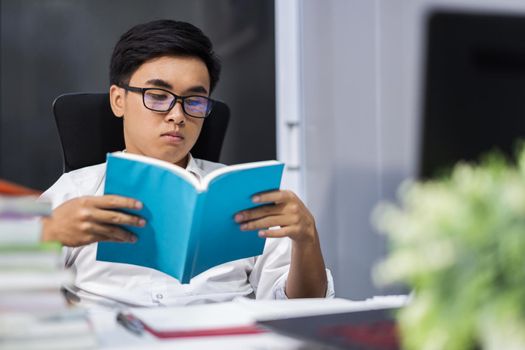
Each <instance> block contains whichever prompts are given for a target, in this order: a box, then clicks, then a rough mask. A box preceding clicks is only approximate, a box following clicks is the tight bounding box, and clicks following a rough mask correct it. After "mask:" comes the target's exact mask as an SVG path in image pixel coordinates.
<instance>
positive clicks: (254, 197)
mask: <svg viewBox="0 0 525 350" xmlns="http://www.w3.org/2000/svg"><path fill="white" fill-rule="evenodd" d="M260 200H261V197H259V196H253V198H252V201H254V202H255V203H257V202H259V201H260Z"/></svg>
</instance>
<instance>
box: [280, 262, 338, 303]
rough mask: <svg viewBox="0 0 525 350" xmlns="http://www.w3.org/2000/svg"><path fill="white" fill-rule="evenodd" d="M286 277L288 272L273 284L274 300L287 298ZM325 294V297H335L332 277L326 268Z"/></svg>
mask: <svg viewBox="0 0 525 350" xmlns="http://www.w3.org/2000/svg"><path fill="white" fill-rule="evenodd" d="M287 279H288V272H287V273H285V274H284V275H282V276H281V277H280V278H279V279H278V280H277V282H275V284H274V286H273V298H274V299H276V300H287V299H288V296H287V295H286V281H287ZM326 282H327V284H326V294H325V296H324V297H325V298H329V299H332V298H335V289H334V279H333V277H332V273H331V272H330V270H329V269H326Z"/></svg>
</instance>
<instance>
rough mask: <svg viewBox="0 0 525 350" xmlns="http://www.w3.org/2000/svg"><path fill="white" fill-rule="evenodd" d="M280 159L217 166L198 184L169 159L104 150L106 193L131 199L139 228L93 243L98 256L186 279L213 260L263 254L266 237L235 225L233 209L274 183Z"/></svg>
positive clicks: (244, 206)
mask: <svg viewBox="0 0 525 350" xmlns="http://www.w3.org/2000/svg"><path fill="white" fill-rule="evenodd" d="M283 168H284V164H282V163H280V162H277V161H264V162H254V163H246V164H239V165H232V166H227V167H223V168H220V169H217V170H214V171H212V172H211V173H209V174H208V175H206V176H205V177H204V178H203V179H202V182H199V181H198V179H197V178H196V177H195V176H194V175H192V174H191V173H189V172H188V171H186V170H185V169H182V168H180V167H178V166H176V165H174V164H171V163H168V162H164V161H162V160H158V159H153V158H149V157H144V156H140V155H136V154H129V153H123V152H116V153H112V154H108V157H107V171H106V182H105V191H104V193H105V194H116V195H121V196H125V197H131V198H135V199H137V200H140V201H141V202H142V203H143V208H142V209H141V210H129V211H127V212H129V213H133V214H136V215H139V216H141V217H143V218H144V219H145V220H146V226H145V227H131V226H125V228H126V229H127V230H129V231H131V232H133V233H134V234H135V235H136V236H137V238H138V240H137V242H136V243H132V244H131V243H120V242H99V243H98V248H97V260H99V261H109V262H117V263H127V264H134V265H140V266H145V267H149V268H153V269H156V270H159V271H162V272H164V273H166V274H168V275H171V276H173V277H174V278H176V279H178V280H179V281H180V282H181V283H188V282H189V281H190V279H191V278H193V277H194V276H196V275H198V274H199V273H201V272H204V271H206V270H208V269H210V268H212V267H214V266H217V265H220V264H222V263H226V262H229V261H234V260H238V259H242V258H248V257H252V256H257V255H260V254H262V252H263V249H264V243H265V239H264V238H260V237H259V236H258V234H257V231H241V230H240V227H239V224H237V223H236V222H235V221H234V215H235V214H236V213H237V212H239V211H241V210H245V209H249V208H253V207H256V206H260V205H264V203H263V204H258V205H255V204H254V203H253V202H252V200H251V197H252V196H253V195H254V194H256V193H260V192H267V191H272V190H277V189H279V186H280V183H281V176H282V171H283Z"/></svg>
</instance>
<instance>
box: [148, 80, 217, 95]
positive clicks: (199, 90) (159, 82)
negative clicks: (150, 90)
mask: <svg viewBox="0 0 525 350" xmlns="http://www.w3.org/2000/svg"><path fill="white" fill-rule="evenodd" d="M146 84H149V85H153V86H155V87H159V88H164V89H169V90H173V85H171V84H170V83H168V82H167V81H166V80H162V79H150V80H148V81H146ZM185 92H195V93H203V94H207V93H208V90H206V88H205V87H204V86H202V85H196V86H192V87H190V88H189V89H186V91H185Z"/></svg>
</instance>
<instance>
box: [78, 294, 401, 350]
mask: <svg viewBox="0 0 525 350" xmlns="http://www.w3.org/2000/svg"><path fill="white" fill-rule="evenodd" d="M338 300H339V302H337V301H336V303H335V304H334V303H333V302H332V303H331V304H330V301H328V303H327V305H328V308H327V309H328V310H331V312H333V310H334V307H339V306H341V305H343V307H342V309H341V310H340V311H341V312H344V311H358V310H366V309H373V308H379V307H389V306H391V307H393V306H401V305H403V304H404V303H406V300H407V299H406V297H405V296H388V297H374V298H372V299H368V300H365V301H349V300H344V299H338ZM281 302H282V301H281ZM294 302H295V300H292V303H291V304H294ZM342 302H343V304H342ZM264 303H266V304H264ZM321 303H323V301H321V300H318V301H316V302H311V301H308V305H313V308H311V309H312V310H313V311H312V312H311V314H316V313H317V310H319V307H320V306H321V305H322V304H321ZM258 305H259V304H253V305H252V306H257V307H260V306H262V307H260V309H261V310H262V309H264V313H265V314H268V310H269V309H271V308H272V307H271V306H272V302H271V301H263V302H262V304H260V306H258ZM282 305H283V304H279V305H278V308H280V309H281V310H282V307H281V306H282ZM295 305H296V306H299V307H298V309H300V310H297V312H295V311H286V310H285V312H286V313H287V314H289V315H290V317H292V316H300V315H304V314H305V311H304V307H301V306H302V305H306V304H305V303H303V304H301V302H300V301H297V302H296V303H295ZM286 308H288V310H291V308H289V307H286ZM286 308H285V309H286ZM166 310H169V308H166ZM307 313H308V312H306V314H307ZM321 313H322V312H321ZM88 314H89V318H90V320H91V322H92V325H93V327H94V331H95V334H96V337H97V339H98V343H99V349H104V350H124V349H126V350H134V349H137V350H138V349H175V348H177V349H180V348H183V349H190V350H191V349H214V350H222V349H225V350H226V349H227V350H234V349H257V350H265V349H268V350H270V349H271V350H285V349H286V350H288V349H290V350H292V349H294V350H295V349H297V350H299V349H300V350H309V349H328V347H323V346H321V345H317V344H309V343H306V342H303V341H300V340H297V339H293V338H290V337H286V336H282V335H279V334H275V333H262V334H254V335H235V336H233V335H228V336H208V337H193V338H177V339H172V340H159V339H157V338H156V337H154V336H153V335H151V334H149V333H147V332H145V333H144V334H142V335H135V334H133V333H131V332H129V331H128V330H126V329H125V328H123V327H122V326H120V325H119V324H118V323H117V322H116V314H117V312H116V311H115V310H111V309H107V308H101V307H100V308H98V307H91V308H90V309H89V311H88ZM280 314H281V315H282V311H280Z"/></svg>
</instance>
